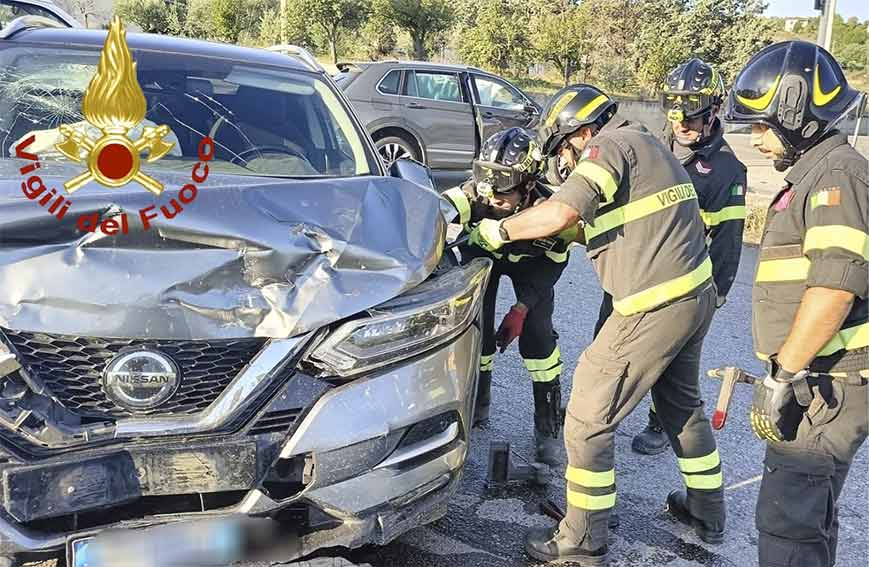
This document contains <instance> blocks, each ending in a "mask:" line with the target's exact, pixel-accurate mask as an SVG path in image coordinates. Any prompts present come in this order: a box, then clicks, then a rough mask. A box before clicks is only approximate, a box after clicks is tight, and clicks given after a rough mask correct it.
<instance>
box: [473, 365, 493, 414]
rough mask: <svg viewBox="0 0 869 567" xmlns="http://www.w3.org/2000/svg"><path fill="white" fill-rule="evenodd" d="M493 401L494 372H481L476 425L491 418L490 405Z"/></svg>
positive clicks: (475, 408) (475, 409) (476, 405)
mask: <svg viewBox="0 0 869 567" xmlns="http://www.w3.org/2000/svg"><path fill="white" fill-rule="evenodd" d="M491 403H492V372H491V371H488V372H486V371H484V372H480V379H479V380H478V382H477V403H476V404H475V405H474V427H477V426H478V425H481V424H482V423H484V422H486V421H488V420H489V405H490V404H491Z"/></svg>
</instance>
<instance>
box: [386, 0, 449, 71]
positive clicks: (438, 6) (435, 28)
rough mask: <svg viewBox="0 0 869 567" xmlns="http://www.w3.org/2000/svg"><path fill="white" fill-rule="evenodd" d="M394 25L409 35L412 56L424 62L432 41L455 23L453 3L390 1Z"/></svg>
mask: <svg viewBox="0 0 869 567" xmlns="http://www.w3.org/2000/svg"><path fill="white" fill-rule="evenodd" d="M390 1H391V4H392V19H393V21H394V22H395V25H396V26H398V27H399V28H400V29H402V30H404V31H406V32H407V33H408V34H410V38H411V40H412V41H413V55H414V57H415V58H416V59H419V60H421V61H425V60H427V59H428V57H429V50H430V49H431V46H432V45H431V42H432V39H434V38H436V37H437V36H439V35H442V34H444V33H445V32H446V31H447V30H449V29H450V27H451V26H452V25H453V22H454V21H455V10H454V8H453V4H454V3H453V2H450V1H449V0H390Z"/></svg>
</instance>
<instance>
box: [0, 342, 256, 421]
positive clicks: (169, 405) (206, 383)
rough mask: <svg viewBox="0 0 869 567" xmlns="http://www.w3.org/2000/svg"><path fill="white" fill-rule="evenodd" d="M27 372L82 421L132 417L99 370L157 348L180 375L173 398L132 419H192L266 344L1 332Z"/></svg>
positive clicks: (138, 413) (139, 413) (137, 413)
mask: <svg viewBox="0 0 869 567" xmlns="http://www.w3.org/2000/svg"><path fill="white" fill-rule="evenodd" d="M3 333H4V334H5V336H6V338H7V339H8V340H9V342H10V343H11V344H12V346H14V347H15V349H16V350H17V351H18V354H19V355H20V357H21V361H22V363H23V365H24V366H25V368H27V370H28V371H29V372H30V373H32V374H33V375H34V376H36V377H37V378H38V379H39V380H40V381H42V382H43V383H44V384H45V386H46V387H47V388H48V389H49V391H50V392H51V394H52V395H53V396H54V397H55V398H56V399H57V400H58V401H59V402H60V403H62V404H63V405H64V406H65V407H66V408H67V409H69V410H71V411H73V412H75V413H77V414H79V415H80V416H82V417H93V418H105V417H107V416H108V417H129V416H131V415H134V414H133V412H131V411H128V410H126V409H124V408H122V407H120V406H118V405H117V404H115V403H114V401H112V399H111V398H109V397H108V396H107V395H106V393H105V391H104V390H103V385H102V375H103V370H104V369H105V367H106V365H107V364H108V362H109V360H111V359H112V358H113V357H115V356H116V355H117V354H118V353H119V352H121V350H128V349H130V348H149V349H156V350H159V351H160V352H162V353H164V354H166V355H168V356H170V357H171V358H172V359H173V360H174V361H175V363H176V364H177V365H178V368H179V370H180V371H181V372H180V374H181V385H180V387H179V388H178V391H177V392H176V393H175V395H174V396H172V398H170V399H169V400H168V401H166V402H165V403H163V404H162V405H161V406H160V407H157V408H154V409H153V410H150V411H145V412H136V415H141V414H143V413H144V414H149V415H170V414H192V413H197V412H200V411H202V410H204V409H205V408H206V407H208V406H209V405H210V404H211V402H213V401H214V400H215V399H217V397H218V396H219V395H220V393H221V392H223V391H224V390H225V389H226V387H227V386H228V385H229V383H230V382H231V381H232V379H233V378H235V376H236V375H237V374H238V373H239V371H241V369H242V368H244V366H245V365H246V364H247V363H248V362H249V361H250V360H251V359H252V358H253V357H254V356H255V355H256V354H257V353H258V352H259V351H260V349H261V348H262V347H263V345H264V344H265V341H266V340H265V339H228V340H208V341H201V340H136V339H108V338H95V337H76V336H67V335H50V334H45V333H27V332H20V331H8V330H5V329H3Z"/></svg>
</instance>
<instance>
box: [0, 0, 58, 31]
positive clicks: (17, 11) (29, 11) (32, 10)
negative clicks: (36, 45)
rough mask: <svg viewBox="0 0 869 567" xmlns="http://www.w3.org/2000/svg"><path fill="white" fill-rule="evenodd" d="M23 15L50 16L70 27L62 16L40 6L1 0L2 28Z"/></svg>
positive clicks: (0, 19)
mask: <svg viewBox="0 0 869 567" xmlns="http://www.w3.org/2000/svg"><path fill="white" fill-rule="evenodd" d="M21 16H42V17H43V18H48V19H50V20H54V21H55V22H58V23H61V24H63V25H64V26H65V27H69V24H68V23H67V22H65V21H63V19H62V18H60V17H59V16H57V15H56V14H54V13H52V12H50V11H48V10H46V9H44V8H40V7H39V6H31V5H29V4H19V3H18V2H9V1H6V0H4V1H3V2H0V28H4V27H6V25H7V24H9V22H11V21H12V20H14V19H15V18H20V17H21Z"/></svg>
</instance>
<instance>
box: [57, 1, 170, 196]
mask: <svg viewBox="0 0 869 567" xmlns="http://www.w3.org/2000/svg"><path fill="white" fill-rule="evenodd" d="M126 37H127V32H126V30H125V29H124V24H123V23H122V22H121V19H120V18H119V17H117V16H115V17H114V18H112V21H111V24H110V25H109V35H108V37H107V38H106V43H105V45H103V50H102V53H101V54H100V62H99V64H98V65H97V72H96V74H95V75H94V77H93V79H91V82H90V84H89V85H88V88H87V90H86V91H85V95H84V100H83V101H82V113H83V114H84V116H85V119H86V120H87V121H88V122H89V123H90V124H92V125H93V126H95V127H96V128H99V129H100V131H101V132H102V136H100V137H99V138H98V139H96V140H94V139H92V138H90V137H89V136H88V135H87V134H86V133H85V132H84V131H82V130H79V129H76V128H73V127H72V126H70V125H63V126H61V127H60V133H61V134H62V135H63V137H64V141H63V142H61V143H59V144H57V145H56V146H55V147H56V148H57V149H58V151H60V152H61V153H62V154H63V155H64V156H66V158H67V159H69V160H71V161H74V162H76V163H81V162H82V153H85V152H86V156H87V157H86V158H85V160H86V163H87V168H88V169H87V171H85V172H84V173H82V174H81V175H78V176H76V177H73V178H72V179H70V180H69V181H67V182H66V183H64V187H65V188H66V191H67V193H72V192H73V191H76V190H78V189H80V188H81V187H82V186H83V185H85V184H86V183H88V182H89V181H91V180H96V181H97V182H98V183H100V184H101V185H104V186H106V187H122V186H124V185H126V184H127V183H129V182H130V181H136V182H138V183H139V184H140V185H142V186H143V187H144V188H145V189H147V190H148V191H150V192H152V193H154V194H155V195H159V194H160V193H162V192H163V184H162V183H160V182H159V181H157V180H156V179H154V178H153V177H150V176H148V175H146V174H144V173H142V172H141V171H140V169H139V168H140V165H141V163H140V157H139V156H140V155H141V154H142V152H145V151H147V152H148V157H147V159H146V162H147V163H152V162H155V161H157V160H158V159H160V158H161V157H163V156H165V155H166V154H167V153H168V152H169V150H171V149H172V146H174V143H173V142H166V141H164V139H163V138H165V137H166V136H167V135H168V134H169V127H168V126H165V125H163V126H156V127H154V126H146V127H145V128H144V129H143V130H142V135H141V136H140V137H139V139H138V140H135V141H134V140H131V139H130V138H129V136H128V135H127V134H128V132H129V131H130V130H131V129H132V128H133V127H135V126H137V125H138V124H139V123H140V122H142V120H144V119H145V111H146V103H145V94H144V93H143V92H142V87H141V86H139V82H138V80H137V79H136V63H135V62H134V61H133V55H132V54H131V53H130V48H129V46H127V39H126Z"/></svg>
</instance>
